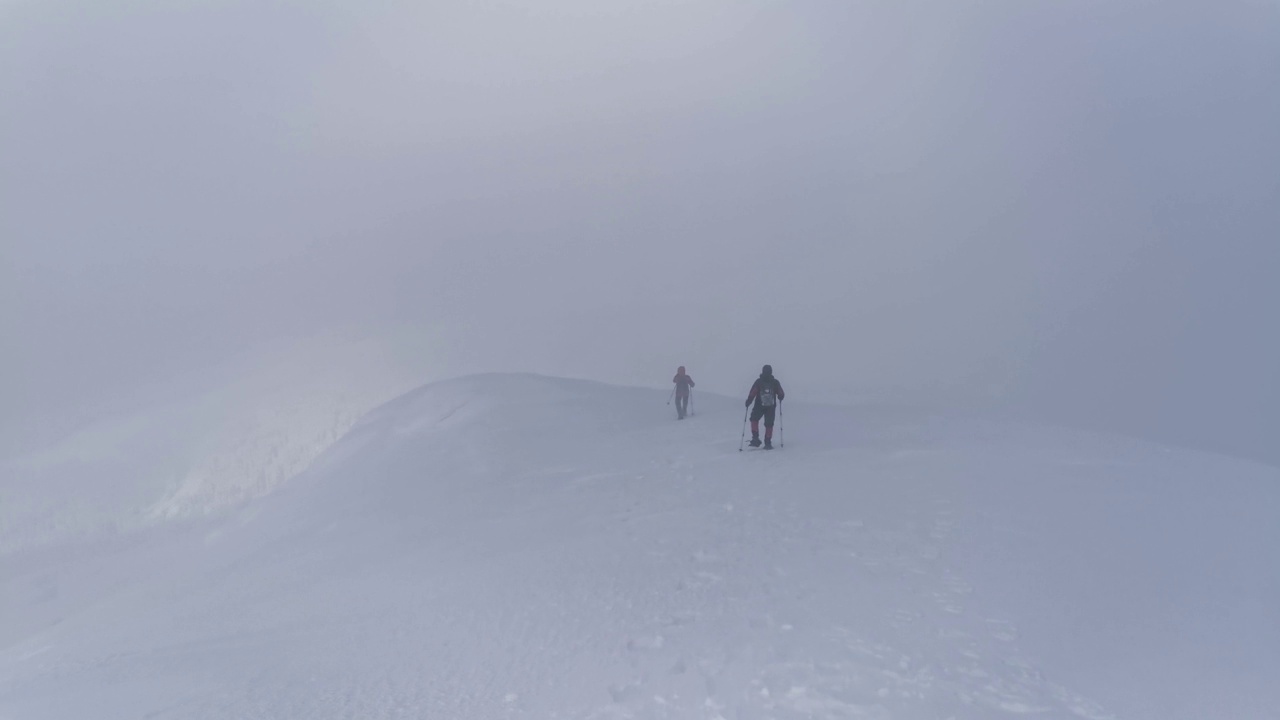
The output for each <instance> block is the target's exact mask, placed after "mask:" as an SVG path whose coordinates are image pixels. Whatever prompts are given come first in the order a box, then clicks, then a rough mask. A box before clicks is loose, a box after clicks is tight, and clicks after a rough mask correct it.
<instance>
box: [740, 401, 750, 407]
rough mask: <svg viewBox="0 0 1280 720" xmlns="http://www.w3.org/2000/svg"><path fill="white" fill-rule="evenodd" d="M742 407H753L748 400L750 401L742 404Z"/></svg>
mask: <svg viewBox="0 0 1280 720" xmlns="http://www.w3.org/2000/svg"><path fill="white" fill-rule="evenodd" d="M742 407H751V401H750V400H748V401H746V402H744V403H742Z"/></svg>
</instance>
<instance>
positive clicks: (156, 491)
mask: <svg viewBox="0 0 1280 720" xmlns="http://www.w3.org/2000/svg"><path fill="white" fill-rule="evenodd" d="M252 360H253V362H252V364H251V365H250V366H249V367H247V368H244V369H242V370H240V371H239V372H238V373H235V374H233V375H232V376H231V379H230V380H227V381H223V382H221V383H218V384H215V385H213V386H207V383H206V384H205V385H199V386H196V387H193V388H190V389H187V390H185V391H179V392H178V393H177V394H176V396H174V397H170V398H168V399H167V400H166V401H165V402H163V403H158V404H155V405H152V406H149V407H145V408H144V409H142V410H135V411H132V412H130V413H128V414H124V415H120V416H114V417H108V418H105V419H103V420H100V421H98V422H96V423H94V424H92V425H90V426H88V427H85V428H84V429H82V430H80V431H79V432H77V433H75V434H73V435H71V436H70V437H67V438H66V439H64V440H63V441H62V442H60V443H58V444H56V445H54V446H52V447H47V448H42V449H40V450H38V451H34V452H30V453H28V454H26V455H22V456H18V457H15V458H12V459H9V460H7V461H5V462H4V464H3V465H0V554H3V553H5V552H11V551H13V550H16V549H18V548H21V547H28V546H39V545H46V544H50V543H58V542H63V541H67V540H72V539H75V538H88V537H99V536H104V535H115V534H120V533H128V532H134V531H137V530H139V529H141V528H144V527H149V526H152V525H155V524H157V523H162V522H166V521H171V520H182V519H185V518H190V517H197V516H207V515H214V514H218V513H221V512H224V511H227V510H230V509H234V508H237V507H240V506H241V505H243V504H244V503H245V502H247V501H250V500H252V499H254V498H258V497H262V496H264V495H266V494H268V493H270V492H271V491H272V490H274V489H276V488H277V487H279V486H281V485H282V484H284V483H285V482H287V481H288V480H289V479H290V478H293V477H295V476H296V475H298V474H299V473H301V472H302V471H304V470H305V469H306V468H307V467H308V466H309V465H310V464H311V462H312V461H313V460H315V458H316V457H318V456H319V455H320V454H321V453H322V452H324V450H325V449H326V448H328V447H329V446H330V445H332V444H333V443H334V442H335V441H337V440H338V439H339V438H340V437H342V435H344V434H345V433H346V432H347V430H349V429H350V428H351V427H352V426H353V425H354V424H355V423H356V422H357V421H358V420H359V419H360V418H361V417H362V416H363V415H364V414H365V413H366V412H368V411H369V410H370V409H371V408H373V407H375V406H377V405H378V404H379V403H382V402H384V401H386V400H388V399H389V398H392V397H395V396H397V395H398V394H399V393H402V392H404V391H405V390H407V389H408V388H410V387H412V386H413V384H414V382H413V379H412V377H411V374H410V373H407V372H405V371H402V370H400V369H398V368H395V367H394V366H392V365H391V364H389V363H388V362H387V359H386V357H385V351H383V350H382V349H380V348H377V347H372V346H368V345H360V344H348V345H343V344H337V343H334V342H332V341H328V342H321V341H312V342H309V343H302V344H298V345H288V346H286V347H283V348H278V349H275V350H274V351H272V352H268V353H265V354H263V355H259V356H255V357H254V358H253V359H252Z"/></svg>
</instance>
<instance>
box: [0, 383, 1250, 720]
mask: <svg viewBox="0 0 1280 720" xmlns="http://www.w3.org/2000/svg"><path fill="white" fill-rule="evenodd" d="M486 382H488V383H491V384H492V385H494V387H489V386H488V385H486V384H485V383H486ZM544 385H545V386H544ZM477 388H479V389H477ZM512 393H514V394H515V395H516V397H515V398H514V399H511V398H510V395H511V394H512ZM477 395H478V396H479V397H476V396H477ZM562 395H567V396H568V399H565V398H563V397H561V396H562ZM495 397H497V398H500V399H495ZM653 397H656V394H655V393H651V392H647V391H627V390H619V389H614V388H604V389H602V388H598V387H596V386H594V385H586V386H585V387H584V386H581V385H578V384H571V385H566V386H565V387H563V388H562V387H561V386H560V385H558V384H556V383H554V382H551V381H542V380H537V379H529V378H493V379H488V380H486V379H484V378H481V379H476V380H472V381H467V382H460V383H454V384H446V385H444V386H440V387H435V388H428V389H427V390H425V391H419V392H418V393H415V394H411V396H409V397H406V398H404V399H402V400H400V401H396V402H395V403H392V404H391V405H389V406H387V407H386V408H383V409H382V410H380V411H379V413H376V414H375V416H373V417H372V418H370V419H368V420H366V421H365V422H362V423H361V424H360V425H358V426H357V429H356V431H354V432H353V433H352V435H351V436H349V437H348V438H347V439H346V440H345V441H344V442H343V443H340V446H339V447H338V448H336V449H335V452H334V453H332V454H331V457H330V458H329V460H328V461H325V460H324V459H322V461H321V462H320V463H319V465H318V469H317V470H315V471H313V472H312V473H311V474H310V475H308V476H304V477H303V478H301V479H299V480H298V481H296V482H295V483H292V484H291V485H290V486H288V487H287V488H286V489H285V490H282V491H280V492H278V493H276V494H275V495H273V496H271V497H269V498H267V499H265V500H263V501H261V503H260V507H255V509H254V512H253V513H252V514H250V515H245V516H243V517H237V518H231V519H224V520H217V521H209V522H206V523H202V524H199V525H194V526H182V527H179V528H176V529H173V530H171V531H168V534H158V533H150V534H143V535H142V536H139V537H138V538H136V539H134V540H128V541H122V542H121V543H119V544H118V545H116V546H111V547H106V548H96V549H85V548H78V549H77V548H73V549H66V550H61V551H55V550H44V551H41V552H40V553H36V554H32V555H30V556H23V555H18V556H16V557H13V558H9V559H7V561H6V562H8V563H9V565H8V566H7V567H5V568H4V569H5V570H6V571H13V572H12V573H11V574H10V575H9V577H10V578H12V579H11V580H6V585H5V590H6V594H5V595H4V596H3V597H0V602H3V604H2V605H0V611H5V612H2V613H0V617H4V618H9V619H7V620H0V718H3V719H4V720H9V719H10V718H13V719H15V720H16V719H17V718H22V719H23V720H27V719H28V718H30V719H32V720H40V719H43V718H49V719H52V718H73V717H75V718H80V717H90V716H92V717H97V718H115V717H118V718H126V717H129V718H133V717H145V718H154V719H155V720H165V719H169V718H224V717H236V718H243V719H245V720H249V719H254V718H264V719H265V718H273V719H275V718H318V717H325V718H564V719H566V720H567V719H574V720H604V719H615V718H617V719H622V718H636V719H640V718H644V719H656V718H705V719H707V720H749V719H754V718H759V719H765V718H776V719H778V720H785V719H792V718H794V719H797V720H798V719H800V718H823V719H825V718H869V719H877V720H878V719H889V718H940V719H946V718H954V719H955V720H962V719H979V718H995V717H1024V716H1029V717H1035V718H1055V719H1064V720H1067V719H1071V718H1083V719H1085V720H1107V719H1110V718H1117V717H1120V715H1119V714H1117V713H1114V712H1112V711H1109V710H1108V709H1107V708H1106V707H1104V706H1103V704H1102V703H1101V702H1099V701H1097V700H1095V699H1092V698H1091V697H1089V696H1088V693H1083V692H1081V691H1080V690H1079V689H1078V688H1074V687H1070V686H1068V685H1067V684H1065V683H1063V682H1062V681H1059V680H1056V679H1055V678H1054V677H1053V676H1052V675H1051V673H1049V672H1048V671H1047V670H1046V669H1045V668H1044V667H1043V666H1042V663H1041V662H1040V660H1039V659H1038V657H1037V655H1036V653H1035V652H1033V651H1031V650H1029V649H1027V648H1026V647H1025V643H1024V640H1023V636H1024V633H1023V632H1022V628H1021V627H1020V625H1019V622H1018V621H1017V620H1016V619H1015V618H1014V617H1011V616H1010V615H1008V614H1006V611H1008V610H1010V609H1014V610H1017V609H1018V608H1019V607H1020V606H1019V605H1018V604H1017V603H1013V602H1005V600H1004V599H1003V598H1004V597H1005V596H1006V595H1007V593H1006V587H1005V586H1004V585H1001V584H1000V582H1001V580H1000V577H1001V573H1003V572H1004V571H1005V570H1006V569H1007V568H1004V567H1003V566H998V565H993V563H999V562H1001V559H1000V557H999V556H998V553H997V550H998V549H999V548H1001V547H1006V546H1007V539H1006V536H1005V535H1002V534H1000V533H1002V532H1005V531H1006V530H1008V531H1009V532H1024V533H1025V532H1031V531H1033V530H1034V529H1035V528H1034V527H1032V526H1028V527H1014V528H1010V526H1009V523H1010V522H1014V521H1016V520H1017V512H1016V510H1017V509H1016V507H1015V509H1014V511H1012V512H1010V513H1006V514H1000V513H998V512H996V511H993V510H992V509H991V508H990V507H986V506H984V505H982V504H981V502H989V501H992V499H993V498H996V499H998V498H1001V497H1002V496H1003V492H1002V487H1003V486H1002V485H1001V483H1000V482H994V483H988V481H987V480H986V479H985V478H984V477H983V475H982V470H984V469H986V470H990V471H992V472H995V471H996V468H995V467H994V463H995V462H996V461H995V460H993V456H992V455H991V454H989V453H987V452H985V451H982V450H978V451H975V450H974V448H975V443H973V442H972V441H970V440H969V439H968V438H966V439H964V441H963V442H961V441H957V440H955V439H953V438H947V437H941V436H939V435H938V434H937V430H936V429H935V428H933V427H931V426H930V425H929V424H928V423H921V424H919V425H903V424H901V423H898V424H890V423H885V424H882V425H878V426H873V425H871V424H870V423H864V424H861V425H859V424H856V423H851V422H849V421H848V418H850V417H854V418H856V417H857V416H856V414H854V413H853V411H835V410H817V409H815V410H814V412H813V415H812V418H811V419H809V420H808V422H806V419H805V418H806V416H805V414H804V413H803V411H802V408H801V407H799V406H796V409H795V410H791V409H790V408H792V407H793V406H792V405H788V408H789V410H788V416H787V419H791V418H793V417H794V418H795V420H793V422H794V423H795V428H793V433H792V437H793V442H792V443H791V444H790V445H789V446H788V447H787V448H785V449H779V450H774V451H772V452H771V453H763V452H761V453H751V454H748V453H745V452H744V453H739V452H738V451H737V447H736V439H737V438H736V433H735V432H734V430H735V428H734V425H733V418H734V413H735V412H738V413H740V408H739V410H737V411H735V410H733V407H734V406H732V405H731V404H730V403H727V402H725V403H720V402H717V400H716V399H715V398H710V397H702V398H700V399H699V411H700V414H699V415H697V416H694V417H692V418H689V419H687V420H686V421H684V422H680V423H676V422H674V421H669V420H667V419H666V418H665V417H661V416H658V415H657V414H656V413H648V411H647V410H646V411H643V412H637V411H635V410H634V409H633V405H636V404H640V407H642V408H643V407H644V405H643V404H641V403H645V402H648V403H652V399H653ZM646 413H647V414H646ZM841 422H843V424H840V423H841ZM824 427H825V428H826V429H825V431H824ZM800 438H805V440H804V441H801V440H800ZM344 445H345V446H346V447H345V448H344V447H343V446H344ZM977 447H979V448H980V447H981V446H977ZM1028 452H1029V453H1031V456H1032V457H1034V456H1035V455H1034V451H1028ZM997 454H999V452H997ZM1008 462H1011V463H1014V465H1017V463H1018V462H1020V461H1017V460H1010V461H1008ZM1025 462H1031V461H1025ZM1053 462H1054V463H1057V459H1056V458H1054V459H1053ZM1059 464H1060V463H1059ZM1090 467H1096V466H1090ZM1024 469H1025V468H1024ZM1003 470H1005V471H1007V470H1008V468H1004V469H1003ZM1014 481H1016V482H1019V483H1023V482H1024V481H1023V480H1022V479H1021V478H1016V479H1015V480H1014ZM1014 481H1011V482H1014ZM975 488H982V489H983V490H984V492H985V493H986V494H985V495H982V496H981V498H980V500H981V502H978V501H975V500H974V497H973V495H974V494H975V493H977V491H976V490H975ZM997 516H998V517H997ZM1000 523H1004V524H1003V525H1001V524H1000ZM1010 552H1014V550H1010ZM59 553H63V554H59ZM993 557H994V559H993ZM1011 557H1012V556H1011ZM1015 560H1016V558H1014V559H1009V560H1007V562H1009V563H1015ZM993 566H994V567H996V568H997V569H996V571H994V572H993V571H992V569H991V568H992V567H993ZM1010 567H1014V566H1013V565H1010ZM89 568H99V571H98V572H97V573H96V574H95V573H94V572H91V571H90V569H89ZM1003 582H1005V583H1011V584H1010V585H1009V586H1008V587H1009V588H1016V587H1019V583H1018V581H1017V580H1016V578H1014V579H1010V578H1005V579H1004V580H1003ZM10 611H12V612H10ZM1022 614H1024V615H1026V614H1027V613H1026V612H1025V611H1022ZM1264 670H1265V668H1264ZM86 713H88V714H86ZM1164 716H1165V717H1172V716H1170V715H1164ZM1130 717H1143V716H1141V715H1133V716H1130ZM1145 717H1153V718H1154V717H1157V715H1155V714H1152V715H1147V716H1145ZM1185 717H1188V718H1189V717H1191V715H1186V716H1185Z"/></svg>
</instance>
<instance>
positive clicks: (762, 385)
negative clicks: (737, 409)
mask: <svg viewBox="0 0 1280 720" xmlns="http://www.w3.org/2000/svg"><path fill="white" fill-rule="evenodd" d="M786 396H787V394H786V393H784V392H783V391H782V383H780V382H778V378H776V377H774V376H773V366H772V365H765V366H764V369H763V370H761V372H760V377H758V378H756V381H755V383H753V384H752V385H751V392H749V393H747V402H746V406H747V407H750V406H751V403H753V402H754V403H755V405H756V406H755V408H754V409H753V410H752V411H751V447H760V419H761V418H763V419H764V449H765V450H772V449H773V417H774V413H776V412H777V410H778V403H780V402H782V399H783V398H784V397H786Z"/></svg>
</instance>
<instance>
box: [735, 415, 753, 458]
mask: <svg viewBox="0 0 1280 720" xmlns="http://www.w3.org/2000/svg"><path fill="white" fill-rule="evenodd" d="M749 412H751V410H750V408H748V409H746V410H743V411H742V437H740V438H738V452H742V444H743V443H745V442H746V441H747V413H749Z"/></svg>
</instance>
